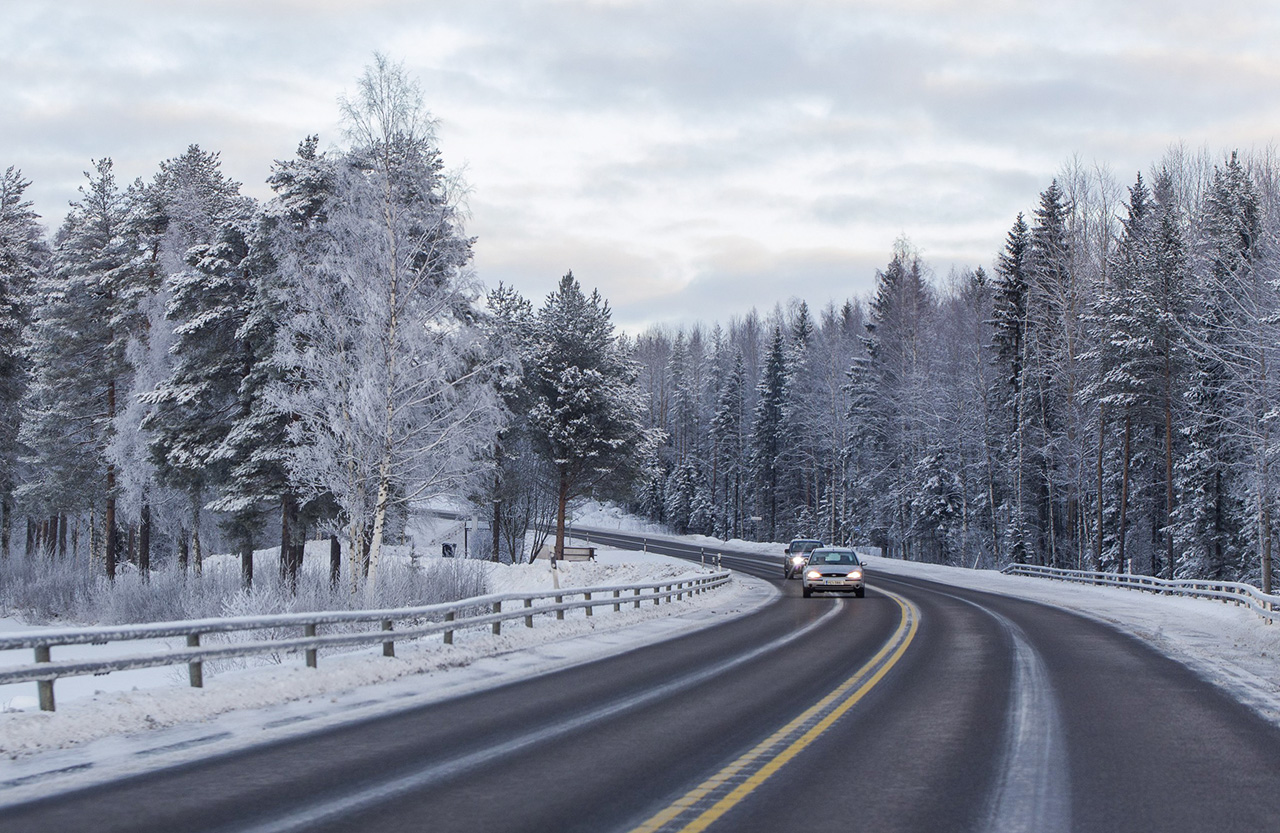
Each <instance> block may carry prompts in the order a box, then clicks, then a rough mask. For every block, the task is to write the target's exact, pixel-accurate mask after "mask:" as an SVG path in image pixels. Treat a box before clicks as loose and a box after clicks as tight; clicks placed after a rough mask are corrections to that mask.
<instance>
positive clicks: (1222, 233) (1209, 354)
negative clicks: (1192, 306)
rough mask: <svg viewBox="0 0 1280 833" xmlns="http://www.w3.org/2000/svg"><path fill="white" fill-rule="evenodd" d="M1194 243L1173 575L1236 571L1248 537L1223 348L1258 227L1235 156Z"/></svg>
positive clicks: (1215, 186)
mask: <svg viewBox="0 0 1280 833" xmlns="http://www.w3.org/2000/svg"><path fill="white" fill-rule="evenodd" d="M1203 226H1204V230H1203V235H1202V240H1201V241H1200V243H1199V246H1198V249H1199V251H1198V257H1199V261H1200V264H1201V265H1200V270H1199V271H1200V272H1201V275H1200V280H1201V291H1200V298H1199V303H1198V304H1197V308H1196V312H1195V313H1194V314H1193V315H1192V316H1191V319H1190V331H1191V333H1192V338H1193V340H1194V343H1195V350H1194V361H1193V370H1192V372H1191V379H1190V389H1189V391H1188V395H1187V404H1188V406H1189V414H1188V421H1187V424H1186V427H1185V429H1184V433H1185V437H1186V449H1187V450H1186V453H1185V455H1184V456H1183V457H1182V459H1181V460H1180V461H1179V462H1178V463H1177V478H1178V490H1177V491H1178V508H1177V525H1176V530H1177V532H1176V534H1177V538H1178V540H1179V542H1180V549H1181V551H1182V552H1181V554H1180V563H1179V566H1178V569H1177V573H1178V574H1179V575H1184V576H1193V577H1197V578H1208V579H1236V578H1238V577H1239V575H1240V572H1241V568H1242V566H1243V561H1244V557H1245V552H1246V546H1247V544H1246V542H1247V541H1248V540H1249V539H1250V535H1249V532H1250V530H1249V525H1248V524H1247V523H1246V521H1245V512H1246V510H1245V506H1244V497H1245V489H1244V486H1243V484H1242V483H1241V482H1240V471H1241V469H1242V468H1243V466H1242V464H1243V463H1244V457H1243V454H1244V449H1242V448H1241V446H1240V444H1239V442H1238V440H1239V437H1238V436H1237V435H1236V434H1235V432H1234V431H1233V430H1232V425H1231V423H1232V421H1233V420H1234V419H1235V418H1236V417H1238V416H1240V415H1239V414H1238V413H1233V408H1232V406H1233V404H1234V403H1233V402H1232V396H1231V389H1232V387H1233V383H1234V381H1235V378H1234V377H1235V370H1234V368H1233V366H1232V356H1231V352H1232V351H1233V349H1236V348H1238V347H1239V346H1240V341H1239V340H1238V335H1239V332H1238V324H1239V321H1238V319H1237V310H1238V303H1239V299H1238V298H1237V293H1238V292H1239V290H1240V289H1241V284H1242V283H1244V282H1247V281H1248V276H1247V275H1246V274H1245V273H1246V272H1248V271H1249V269H1250V267H1251V264H1252V261H1253V258H1254V254H1255V252H1254V246H1255V244H1256V242H1257V233H1258V205H1257V196H1256V194H1255V193H1254V190H1253V186H1252V183H1251V182H1250V181H1249V177H1248V174H1247V173H1246V172H1245V170H1244V167H1243V165H1242V164H1241V163H1240V161H1239V159H1238V157H1237V156H1236V154H1234V153H1233V154H1232V155H1231V159H1230V161H1229V162H1228V164H1227V166H1226V167H1225V168H1218V169H1216V170H1215V172H1214V177H1213V183H1212V185H1211V186H1210V188H1209V192H1208V194H1207V195H1206V205H1205V208H1204V219H1203Z"/></svg>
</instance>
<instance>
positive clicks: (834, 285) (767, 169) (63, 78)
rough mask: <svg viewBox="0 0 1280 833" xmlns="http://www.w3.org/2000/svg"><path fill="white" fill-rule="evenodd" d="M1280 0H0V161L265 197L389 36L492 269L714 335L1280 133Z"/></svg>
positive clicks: (983, 252) (484, 263)
mask: <svg viewBox="0 0 1280 833" xmlns="http://www.w3.org/2000/svg"><path fill="white" fill-rule="evenodd" d="M1278 9H1280V4H1276V3H1274V2H1270V0H1263V1H1262V2H1234V3H1233V2H1225V3H1224V2H1214V3H1210V2H1199V1H1198V0H1197V2H1184V1H1180V0H1149V1H1148V0H1138V1H1137V2H1134V1H1133V0H1124V2H1115V1H1114V0H1108V2H1076V3H1071V2H1061V3H1035V2H1026V0H1008V1H1007V2H1006V1H1005V0H963V1H962V2H939V1H937V0H884V2H879V1H878V0H867V1H866V2H838V0H831V1H830V2H796V0H778V2H740V3H728V2H725V3H721V2H711V0H672V2H628V0H600V1H599V2H591V1H590V0H585V1H584V0H565V1H564V2H543V3H538V2H501V1H500V0H492V2H489V0H450V2H422V0H414V1H413V2H394V1H393V0H385V1H384V2H377V1H376V0H362V1H361V2H355V0H351V1H350V2H340V1H339V0H298V2H293V0H287V1H286V0H252V1H251V2H240V0H224V1H223V2H184V3H172V2H164V0H154V2H149V1H148V0H134V1H133V2H124V1H123V0H96V2H72V1H71V0H49V2H24V0H17V1H16V2H15V0H0V35H2V36H3V40H2V42H3V43H4V49H3V50H2V51H0V79H3V81H2V82H0V113H3V117H2V118H0V167H7V166H8V165H16V166H18V167H19V168H21V169H22V171H23V173H24V174H25V175H26V176H27V178H28V179H31V180H33V185H32V187H31V189H30V190H29V192H28V195H29V196H30V197H31V198H32V199H34V200H35V202H36V207H37V209H38V210H39V211H40V212H41V213H42V214H43V215H45V217H46V218H48V220H49V221H50V222H51V223H56V222H58V221H60V219H61V217H62V215H63V213H64V212H65V206H66V203H67V202H68V200H71V199H73V198H75V197H76V188H77V187H78V185H79V184H80V182H81V181H83V180H82V173H81V172H82V171H84V170H85V169H87V168H88V167H89V160H90V159H93V158H97V157H101V156H111V157H112V158H113V159H114V160H115V162H116V167H117V171H118V174H119V176H120V178H121V179H122V180H123V181H128V180H131V179H132V178H134V177H135V176H143V177H148V178H149V177H150V176H151V175H152V174H153V173H154V172H155V170H156V166H157V164H158V162H159V161H160V160H162V159H165V158H168V157H171V156H175V155H177V154H179V153H181V152H182V151H183V150H184V149H185V148H186V146H187V145H188V144H190V143H192V142H195V143H198V144H200V145H201V146H202V147H204V148H206V149H209V150H216V151H220V152H221V153H222V158H223V163H224V168H225V170H226V171H227V172H228V173H229V174H230V175H231V176H233V177H235V178H236V179H238V180H240V181H242V182H243V183H244V185H245V190H246V191H247V192H248V193H250V194H252V195H254V196H257V197H262V198H265V197H267V196H269V190H268V189H267V188H266V186H265V185H264V184H263V180H264V179H265V177H266V176H267V173H268V169H269V166H270V164H271V161H272V160H273V159H277V158H285V157H288V156H290V155H292V153H293V151H294V148H295V147H296V145H297V143H298V140H299V139H301V138H302V137H303V136H304V135H306V134H308V133H313V132H318V133H320V135H321V141H322V143H323V144H326V145H328V144H332V145H336V144H339V143H340V141H341V135H340V132H339V130H338V123H337V106H336V99H337V97H338V96H339V95H340V94H342V93H343V92H344V91H347V92H349V91H351V90H353V88H354V81H355V79H356V77H357V76H358V75H359V74H360V73H361V71H362V69H363V67H364V66H365V65H366V64H368V63H369V62H370V59H371V55H372V53H373V52H374V51H375V50H377V51H381V52H384V53H386V54H387V55H388V56H389V57H391V58H393V59H395V60H400V61H403V62H404V65H405V67H406V69H408V70H409V71H410V72H411V73H412V74H414V75H416V76H417V77H418V78H419V79H420V81H421V83H422V87H423V89H424V91H425V93H426V98H427V106H428V107H429V108H430V109H431V111H432V112H433V113H434V114H435V116H436V117H437V118H438V119H439V121H440V144H441V147H442V149H443V152H444V156H445V161H446V163H447V164H448V165H450V166H451V167H454V168H461V169H463V170H464V171H465V177H466V180H467V182H468V183H469V185H470V189H471V193H470V197H469V206H470V211H471V219H470V221H469V224H468V228H469V231H470V232H471V233H472V234H474V235H476V236H477V237H478V238H479V239H478V242H477V247H476V268H477V270H478V272H479V274H480V276H481V278H482V279H483V280H484V281H485V282H486V283H487V284H489V285H496V284H497V282H498V281H499V280H503V281H506V282H508V283H512V284H514V285H515V286H516V287H517V288H519V289H520V290H521V291H522V292H524V293H525V294H526V295H527V296H529V297H531V298H532V299H533V300H534V301H535V303H540V301H541V299H542V297H543V296H544V295H545V293H546V292H547V291H548V290H549V289H551V288H552V287H553V286H554V284H555V282H556V280H557V279H558V278H559V276H560V275H562V274H563V273H564V272H565V271H567V270H569V269H572V270H573V271H574V274H575V275H577V276H578V277H579V278H580V279H581V280H582V282H583V283H584V284H585V285H587V286H588V287H591V286H597V287H599V288H600V290H601V291H602V292H603V293H604V295H605V296H606V297H608V298H609V299H610V301H611V302H612V304H613V307H614V310H615V317H616V320H618V321H619V323H621V324H622V325H624V326H625V327H627V328H628V329H631V330H635V329H637V328H639V327H642V326H644V325H646V324H648V323H652V322H668V323H673V324H675V323H681V322H688V321H691V320H696V319H701V320H704V321H709V320H715V319H719V320H725V319H727V318H728V317H729V316H731V315H737V314H741V313H743V312H745V311H747V310H748V309H750V308H751V307H752V306H756V307H759V308H760V309H762V310H767V309H770V308H772V307H773V305H774V304H775V303H776V302H779V301H783V302H785V301H786V300H787V299H788V298H791V297H799V298H803V299H806V300H808V301H809V302H810V304H811V305H816V306H820V305H822V304H825V303H826V302H827V301H828V300H836V301H840V300H843V299H844V298H846V297H848V296H850V295H853V294H865V293H866V292H867V291H869V289H870V288H871V287H872V286H873V283H874V276H875V270H876V268H877V267H882V266H883V265H884V264H885V262H886V261H887V260H888V258H889V257H890V254H891V250H892V247H893V243H894V240H895V239H896V238H898V237H900V236H903V235H905V236H906V237H908V238H909V239H910V240H911V242H912V243H913V244H914V245H915V246H916V247H917V248H918V249H919V250H920V251H921V252H922V254H923V255H924V258H925V260H926V261H927V262H928V263H929V264H930V266H931V267H932V268H933V269H934V271H935V272H936V273H937V274H938V275H940V276H941V275H945V274H946V273H947V272H948V271H949V270H950V269H951V268H952V267H961V266H977V265H989V264H990V262H991V260H992V257H993V256H994V254H995V253H996V251H997V250H998V249H999V247H1000V246H1001V244H1002V242H1003V238H1004V234H1005V232H1006V231H1007V230H1008V228H1009V226H1010V225H1011V223H1012V222H1013V218H1014V216H1015V215H1016V214H1017V212H1019V211H1029V210H1030V209H1031V208H1032V207H1033V206H1034V204H1035V201H1036V198H1037V194H1038V193H1039V191H1041V190H1042V189H1043V188H1045V187H1046V186H1047V185H1048V184H1049V182H1050V181H1051V180H1052V178H1053V176H1054V174H1055V173H1056V172H1057V171H1058V169H1059V168H1060V167H1061V166H1062V164H1063V163H1064V162H1065V161H1066V160H1068V159H1069V158H1070V157H1072V156H1073V155H1077V156H1079V157H1080V158H1081V159H1083V160H1084V161H1085V162H1086V163H1088V164H1093V163H1095V162H1096V163H1099V164H1106V165H1108V166H1109V167H1110V168H1111V169H1113V170H1114V171H1115V172H1116V174H1117V176H1118V178H1119V179H1121V181H1123V182H1126V183H1127V182H1129V181H1131V180H1132V178H1133V174H1134V173H1135V172H1137V171H1138V170H1140V169H1146V168H1148V167H1149V166H1150V165H1151V164H1152V163H1153V162H1155V161H1156V160H1157V159H1158V158H1159V157H1160V156H1161V155H1162V154H1163V153H1164V151H1165V149H1166V148H1167V147H1168V146H1169V145H1170V144H1171V143H1173V142H1177V141H1182V142H1185V143H1186V144H1188V145H1190V146H1192V147H1200V146H1206V147H1208V148H1209V149H1210V150H1212V151H1214V152H1215V153H1216V152H1218V151H1221V150H1224V149H1230V148H1231V147H1239V148H1242V149H1248V148H1254V147H1261V146H1265V145H1268V144H1270V143H1272V142H1273V141H1274V140H1275V138H1276V136H1277V132H1278V127H1280V49H1277V44H1280V38H1278V37H1277V35H1278V34H1280V32H1278V31H1277V30H1278V29H1280V11H1278Z"/></svg>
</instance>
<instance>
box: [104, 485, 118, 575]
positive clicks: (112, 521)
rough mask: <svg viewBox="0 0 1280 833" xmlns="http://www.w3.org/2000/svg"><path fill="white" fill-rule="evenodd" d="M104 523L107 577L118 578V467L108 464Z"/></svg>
mask: <svg viewBox="0 0 1280 833" xmlns="http://www.w3.org/2000/svg"><path fill="white" fill-rule="evenodd" d="M103 514H104V515H105V517H104V518H103V523H104V524H105V527H106V529H105V533H106V534H105V539H106V541H105V545H104V548H105V550H106V551H105V552H104V553H103V559H104V561H105V562H106V567H107V578H108V579H109V580H111V581H115V580H116V547H117V536H116V467H115V466H113V465H108V466H107V509H106V512H104V513H103Z"/></svg>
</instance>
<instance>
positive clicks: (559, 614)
mask: <svg viewBox="0 0 1280 833" xmlns="http://www.w3.org/2000/svg"><path fill="white" fill-rule="evenodd" d="M556 604H564V596H556ZM556 618H557V619H563V618H564V611H563V610H557V611H556Z"/></svg>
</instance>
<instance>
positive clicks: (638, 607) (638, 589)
mask: <svg viewBox="0 0 1280 833" xmlns="http://www.w3.org/2000/svg"><path fill="white" fill-rule="evenodd" d="M635 594H636V595H637V596H639V595H640V588H639V587H637V588H636V589H635ZM639 609H640V600H639V599H636V610H639Z"/></svg>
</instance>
